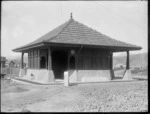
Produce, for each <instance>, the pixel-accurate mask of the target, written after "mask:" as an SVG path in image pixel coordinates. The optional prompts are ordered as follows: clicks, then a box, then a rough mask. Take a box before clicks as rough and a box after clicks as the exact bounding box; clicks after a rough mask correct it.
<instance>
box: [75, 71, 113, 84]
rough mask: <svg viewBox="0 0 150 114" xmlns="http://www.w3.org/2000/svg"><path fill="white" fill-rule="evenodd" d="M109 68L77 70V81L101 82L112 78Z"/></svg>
mask: <svg viewBox="0 0 150 114" xmlns="http://www.w3.org/2000/svg"><path fill="white" fill-rule="evenodd" d="M112 75H113V73H112V71H111V70H78V71H77V81H81V82H101V81H109V80H111V79H112Z"/></svg>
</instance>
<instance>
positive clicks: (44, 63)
mask: <svg viewBox="0 0 150 114" xmlns="http://www.w3.org/2000/svg"><path fill="white" fill-rule="evenodd" d="M40 68H42V69H43V68H46V58H45V57H44V56H42V57H41V59H40Z"/></svg>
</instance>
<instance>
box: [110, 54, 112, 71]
mask: <svg viewBox="0 0 150 114" xmlns="http://www.w3.org/2000/svg"><path fill="white" fill-rule="evenodd" d="M110 70H113V53H111V54H110Z"/></svg>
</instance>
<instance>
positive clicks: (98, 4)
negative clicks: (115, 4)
mask: <svg viewBox="0 0 150 114" xmlns="http://www.w3.org/2000/svg"><path fill="white" fill-rule="evenodd" d="M92 3H94V4H96V5H97V6H102V7H103V8H105V9H107V11H108V10H109V11H111V12H112V13H113V14H115V15H116V16H119V17H121V18H122V19H123V20H124V21H128V22H130V23H132V24H134V25H136V26H138V27H139V28H141V29H145V28H144V26H142V25H139V24H137V23H135V22H133V21H131V20H129V19H127V18H126V17H124V16H121V15H120V14H118V13H116V12H114V11H112V9H110V8H108V7H106V6H104V5H102V4H100V3H97V2H96V3H95V2H92ZM113 16H114V15H113Z"/></svg>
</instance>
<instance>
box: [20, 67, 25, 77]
mask: <svg viewBox="0 0 150 114" xmlns="http://www.w3.org/2000/svg"><path fill="white" fill-rule="evenodd" d="M24 75H25V69H20V71H19V77H22V76H24Z"/></svg>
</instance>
